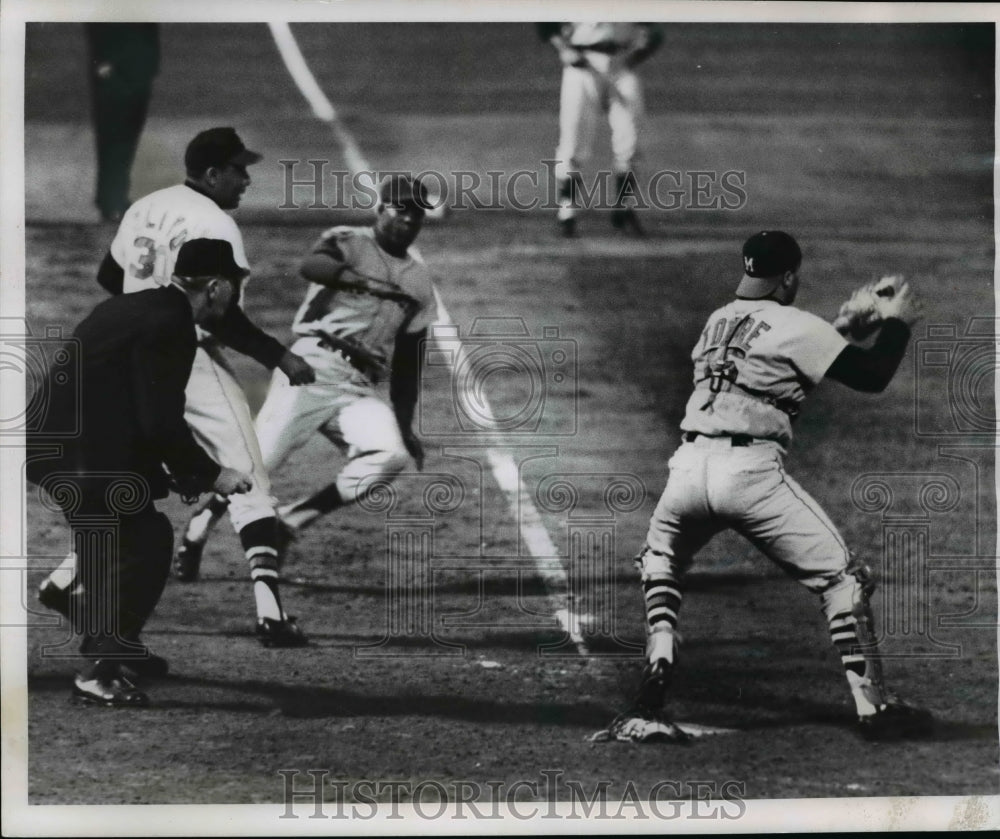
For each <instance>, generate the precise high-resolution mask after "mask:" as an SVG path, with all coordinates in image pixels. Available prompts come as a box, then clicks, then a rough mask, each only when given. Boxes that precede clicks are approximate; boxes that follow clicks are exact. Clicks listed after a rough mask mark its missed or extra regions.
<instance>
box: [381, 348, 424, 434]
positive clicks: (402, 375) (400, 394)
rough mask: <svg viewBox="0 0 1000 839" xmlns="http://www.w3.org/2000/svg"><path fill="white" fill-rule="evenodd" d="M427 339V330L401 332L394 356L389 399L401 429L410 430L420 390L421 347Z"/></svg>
mask: <svg viewBox="0 0 1000 839" xmlns="http://www.w3.org/2000/svg"><path fill="white" fill-rule="evenodd" d="M425 338H427V330H426V329H424V330H421V331H420V332H415V333H413V334H407V333H405V332H403V331H402V330H400V332H399V335H398V336H397V337H396V348H395V350H394V352H393V355H392V374H391V376H390V379H389V399H390V401H391V402H392V407H393V410H394V411H395V412H396V419H397V421H398V422H399V426H400V428H402V430H403V431H404V432H405V431H409V430H410V426H411V425H412V424H413V412H414V409H415V408H416V405H417V396H418V393H419V389H420V347H421V343H420V342H421V341H423V340H424V339H425Z"/></svg>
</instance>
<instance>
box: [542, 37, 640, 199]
mask: <svg viewBox="0 0 1000 839" xmlns="http://www.w3.org/2000/svg"><path fill="white" fill-rule="evenodd" d="M584 55H585V56H586V57H587V60H588V66H587V67H582V68H581V67H564V68H563V75H562V90H561V92H560V94H559V147H558V148H557V149H556V169H555V174H556V178H558V179H560V180H562V179H565V178H567V177H569V174H570V173H571V172H575V171H577V169H578V168H579V167H580V166H581V165H582V164H583V163H584V162H585V161H587V160H588V159H589V158H590V156H591V153H592V152H593V145H594V135H595V133H596V131H597V121H598V119H599V118H600V117H601V115H602V114H603V113H605V112H606V113H607V115H608V124H609V125H610V126H611V152H612V154H613V155H614V167H615V171H616V172H618V173H619V174H624V173H626V172H629V171H631V169H632V165H633V161H634V159H635V157H636V154H637V150H638V143H639V120H640V118H641V117H642V112H643V101H642V85H641V83H640V81H639V77H638V76H637V75H636V74H635V73H634V72H633V71H632V70H629V69H628V68H626V67H625V66H624V65H623V64H622V62H621V59H620V58H618V57H616V56H613V55H605V54H603V53H598V52H585V53H584Z"/></svg>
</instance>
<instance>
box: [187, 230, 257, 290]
mask: <svg viewBox="0 0 1000 839" xmlns="http://www.w3.org/2000/svg"><path fill="white" fill-rule="evenodd" d="M249 273H250V272H249V271H248V270H247V269H246V268H243V267H241V266H239V265H237V264H236V259H235V258H234V257H233V246H232V244H230V243H229V242H227V241H226V240H225V239H189V240H188V241H187V242H185V243H184V244H183V245H181V249H180V251H179V252H178V254H177V262H176V263H174V276H175V277H178V278H180V279H181V280H207V279H211V278H213V277H224V278H226V279H228V280H235V281H239V280H242V279H243V278H244V277H245V276H246V275H247V274H249ZM189 285H190V284H189Z"/></svg>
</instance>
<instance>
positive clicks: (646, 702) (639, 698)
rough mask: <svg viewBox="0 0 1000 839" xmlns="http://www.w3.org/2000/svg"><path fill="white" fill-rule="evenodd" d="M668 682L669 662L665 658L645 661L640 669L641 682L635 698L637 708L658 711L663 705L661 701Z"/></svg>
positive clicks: (665, 692)
mask: <svg viewBox="0 0 1000 839" xmlns="http://www.w3.org/2000/svg"><path fill="white" fill-rule="evenodd" d="M669 684H670V662H669V661H667V660H666V659H665V658H658V659H657V660H656V661H653V662H646V666H645V667H644V668H643V670H642V682H641V683H640V685H639V692H638V694H637V695H636V698H635V706H636V707H637V708H642V709H647V710H651V711H658V710H659V709H660V708H662V707H663V701H664V699H666V696H667V687H668V685H669Z"/></svg>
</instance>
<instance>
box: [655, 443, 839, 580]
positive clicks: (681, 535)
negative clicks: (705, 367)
mask: <svg viewBox="0 0 1000 839" xmlns="http://www.w3.org/2000/svg"><path fill="white" fill-rule="evenodd" d="M783 454H784V452H783V450H782V448H781V447H780V446H779V445H778V444H777V443H755V444H753V445H750V446H733V445H732V444H731V443H730V440H729V438H726V437H719V438H711V437H702V436H699V437H697V438H696V439H695V440H694V441H693V442H690V443H683V444H682V445H681V446H680V448H678V449H677V451H676V452H675V453H674V455H673V457H672V458H671V459H670V463H669V467H670V477H669V478H668V480H667V486H666V488H665V489H664V490H663V495H662V496H661V497H660V500H659V502H658V503H657V505H656V510H655V511H654V512H653V517H652V518H651V519H650V522H649V532H648V533H647V535H646V541H647V543H648V544H649V546H650V547H651V548H652V549H653V550H654V551H658V552H660V553H662V554H663V555H664V556H656V555H655V554H649V553H647V554H646V557H645V561H644V567H643V578H644V579H649V578H655V577H656V576H657V575H658V574H660V573H662V572H664V571H665V570H666V568H667V567H668V563H669V564H670V565H672V566H673V568H674V569H676V571H677V572H678V573H681V574H682V573H684V572H685V571H687V569H688V568H689V567H690V565H691V561H692V559H693V557H694V555H695V553H697V551H698V550H699V549H701V548H702V547H703V546H704V545H705V543H706V542H708V540H709V539H711V538H712V536H714V535H715V534H716V533H719V532H720V531H722V530H725V529H727V528H732V529H733V530H735V531H736V532H737V533H740V534H741V535H743V536H745V537H746V538H747V539H749V540H750V542H752V543H753V544H754V545H755V546H756V547H757V548H758V549H760V551H761V552H763V553H764V554H765V555H766V556H767V557H768V558H769V559H771V560H772V561H774V562H775V563H776V564H777V565H778V566H780V567H781V568H782V569H784V570H785V571H786V572H787V573H788V574H789V575H790V576H791V577H792V578H794V579H796V580H798V581H799V582H801V583H802V584H803V585H805V586H806V587H807V588H809V589H810V590H811V591H815V592H822V591H823V590H824V589H826V588H827V587H829V586H830V585H831V584H832V583H833V582H834V581H835V580H837V579H838V578H839V577H840V576H841V575H842V574H843V572H844V570H845V568H846V567H847V565H848V563H849V562H850V555H849V553H848V550H847V545H846V544H845V543H844V540H843V538H842V537H841V535H840V534H839V533H838V532H837V528H836V527H834V525H833V522H831V521H830V519H829V518H828V517H827V515H826V513H824V512H823V510H822V508H821V507H820V506H819V504H817V503H816V501H814V500H813V499H812V498H811V497H810V496H809V494H808V493H807V492H806V491H805V490H804V489H802V487H800V486H799V485H798V483H796V482H795V481H794V480H793V479H792V478H791V477H790V476H789V475H788V474H787V473H786V472H785V470H784V466H783V465H782V456H783ZM661 566H662V567H661Z"/></svg>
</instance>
